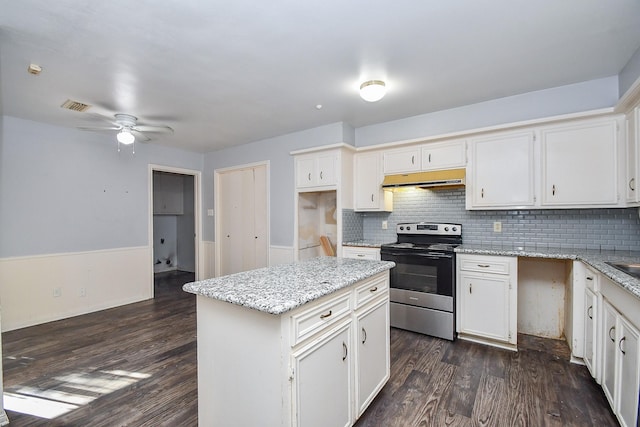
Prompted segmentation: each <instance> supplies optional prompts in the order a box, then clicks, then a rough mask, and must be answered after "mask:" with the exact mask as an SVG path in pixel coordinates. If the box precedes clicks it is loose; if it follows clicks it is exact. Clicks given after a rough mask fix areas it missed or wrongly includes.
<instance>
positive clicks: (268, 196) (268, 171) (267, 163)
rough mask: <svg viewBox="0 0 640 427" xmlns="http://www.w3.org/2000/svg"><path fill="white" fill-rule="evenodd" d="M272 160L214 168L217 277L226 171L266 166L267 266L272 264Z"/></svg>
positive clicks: (217, 273)
mask: <svg viewBox="0 0 640 427" xmlns="http://www.w3.org/2000/svg"><path fill="white" fill-rule="evenodd" d="M270 165H271V162H270V161H269V160H263V161H260V162H253V163H245V164H243V165H238V166H230V167H226V168H220V169H214V171H213V208H214V214H215V221H214V222H215V224H214V233H215V237H214V240H215V251H214V252H215V257H214V258H215V263H214V265H215V267H214V270H215V277H219V276H220V239H219V236H220V229H221V224H220V215H218V212H220V203H221V201H220V175H222V174H224V173H229V172H235V171H240V170H243V169H253V168H256V167H260V166H264V167H265V174H266V179H267V182H266V187H267V194H266V199H267V217H266V219H265V220H266V222H267V227H266V236H265V241H266V245H267V248H266V249H267V266H269V265H271V168H270Z"/></svg>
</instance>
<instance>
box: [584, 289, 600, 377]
mask: <svg viewBox="0 0 640 427" xmlns="http://www.w3.org/2000/svg"><path fill="white" fill-rule="evenodd" d="M597 304H598V300H597V298H596V295H595V294H594V293H593V292H592V291H591V290H590V289H585V299H584V363H585V365H587V368H588V369H589V372H591V376H592V377H594V378H596V377H597V372H596V366H597V365H596V343H597V341H596V331H597V329H596V325H597V322H596V315H597V313H598V306H597Z"/></svg>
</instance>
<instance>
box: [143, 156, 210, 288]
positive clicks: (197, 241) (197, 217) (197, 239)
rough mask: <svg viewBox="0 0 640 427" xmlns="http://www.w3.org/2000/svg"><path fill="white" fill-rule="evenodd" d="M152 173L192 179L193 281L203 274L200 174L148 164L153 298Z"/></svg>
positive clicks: (150, 264) (149, 233)
mask: <svg viewBox="0 0 640 427" xmlns="http://www.w3.org/2000/svg"><path fill="white" fill-rule="evenodd" d="M153 172H169V173H176V174H180V175H188V176H192V177H193V201H194V205H195V206H194V214H193V221H194V224H193V225H194V229H195V234H196V235H195V236H194V239H193V244H194V246H195V248H194V249H195V270H196V271H195V280H199V278H200V277H202V275H203V272H202V271H200V268H201V266H202V265H203V264H202V263H201V262H200V253H201V248H200V246H202V213H201V209H202V191H201V181H202V172H201V171H198V170H194V169H184V168H177V167H173V166H164V165H157V164H152V163H149V171H148V188H149V191H148V193H149V201H148V203H149V223H148V230H149V231H148V235H149V270H150V275H149V276H150V277H151V283H150V287H151V297H152V298H153V297H154V296H155V293H154V283H153V277H154V272H153V262H154V257H153Z"/></svg>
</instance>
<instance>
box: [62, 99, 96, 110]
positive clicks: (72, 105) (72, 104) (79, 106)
mask: <svg viewBox="0 0 640 427" xmlns="http://www.w3.org/2000/svg"><path fill="white" fill-rule="evenodd" d="M60 107H62V108H66V109H67V110H73V111H78V112H80V113H84V112H85V111H87V110H88V109H89V108H91V105H88V104H83V103H82V102H78V101H72V100H70V99H67V100H66V101H65V102H64V103H63V104H62V105H61V106H60Z"/></svg>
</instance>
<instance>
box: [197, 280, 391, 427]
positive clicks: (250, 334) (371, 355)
mask: <svg viewBox="0 0 640 427" xmlns="http://www.w3.org/2000/svg"><path fill="white" fill-rule="evenodd" d="M196 312H197V317H198V320H197V321H198V360H201V361H202V360H205V361H209V362H207V363H199V364H198V399H199V401H200V402H205V404H201V405H198V422H199V424H200V425H205V426H211V425H224V426H226V425H246V426H258V425H260V426H263V425H264V426H285V427H293V426H302V427H313V426H318V427H324V426H340V427H345V426H352V425H353V424H354V423H355V422H356V420H357V419H358V417H359V416H360V415H361V414H362V413H363V412H364V410H365V409H366V408H367V407H368V406H369V404H370V403H371V401H372V400H373V399H374V397H375V396H376V395H377V394H378V393H379V392H380V390H381V389H382V387H383V386H384V385H385V384H386V382H387V381H388V380H389V375H390V355H389V351H390V340H389V328H390V323H389V272H388V271H385V272H383V273H379V274H376V275H374V276H372V277H370V278H368V279H364V280H362V281H360V282H358V283H355V284H354V285H352V286H350V287H348V288H345V289H342V290H339V291H337V292H335V293H333V294H330V295H326V296H324V297H322V298H319V299H318V300H315V301H312V302H309V303H307V304H305V305H303V306H301V307H298V308H295V309H293V310H292V311H290V312H286V313H283V314H281V315H272V314H268V313H263V312H260V311H257V310H252V309H249V308H245V307H242V306H238V305H234V304H230V303H226V302H222V301H218V300H215V299H211V298H207V297H204V296H200V295H198V297H197V310H196ZM220 325H224V326H220ZM220 343H225V344H224V345H223V346H221V345H220ZM229 366H238V367H239V368H238V369H231V370H230V369H229Z"/></svg>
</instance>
